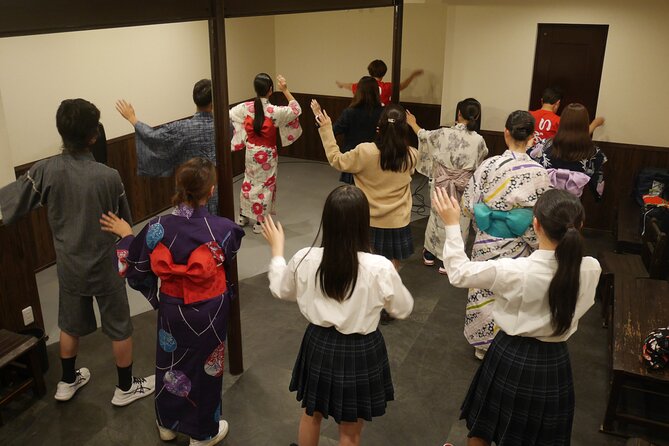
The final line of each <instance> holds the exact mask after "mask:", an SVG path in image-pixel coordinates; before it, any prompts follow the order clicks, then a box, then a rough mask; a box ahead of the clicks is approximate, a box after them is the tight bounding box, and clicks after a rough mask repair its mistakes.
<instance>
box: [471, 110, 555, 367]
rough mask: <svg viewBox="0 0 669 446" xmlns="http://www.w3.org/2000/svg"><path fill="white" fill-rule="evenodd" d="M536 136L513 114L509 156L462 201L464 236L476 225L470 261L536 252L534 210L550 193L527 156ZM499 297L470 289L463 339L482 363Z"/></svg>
mask: <svg viewBox="0 0 669 446" xmlns="http://www.w3.org/2000/svg"><path fill="white" fill-rule="evenodd" d="M533 133H534V118H533V117H532V115H530V113H529V112H526V111H520V110H518V111H515V112H513V113H511V114H510V115H509V117H508V119H507V120H506V125H505V130H504V140H505V141H506V144H507V146H508V148H509V149H508V150H507V151H506V152H504V153H503V154H502V155H499V156H493V157H491V158H488V159H487V160H485V161H484V162H483V163H481V165H480V166H479V167H478V169H476V171H475V172H474V175H473V176H472V178H471V179H470V180H469V184H468V185H467V188H466V189H465V192H464V194H463V196H462V214H463V216H464V217H465V218H464V219H463V220H462V223H461V224H462V230H463V232H465V231H466V230H467V229H468V228H469V220H470V219H473V223H474V229H475V230H476V239H475V241H474V247H473V248H472V260H475V261H476V260H481V261H483V260H490V259H499V258H504V257H511V258H518V257H526V256H528V255H530V254H531V253H532V251H534V250H535V249H536V247H537V246H538V245H537V238H536V234H535V233H534V230H533V229H532V207H533V206H534V204H535V203H536V201H537V199H538V198H539V196H540V195H541V194H542V193H543V192H544V191H546V190H548V189H549V188H550V182H549V179H548V174H547V173H546V169H544V168H543V167H542V166H540V165H539V164H538V163H536V162H535V161H533V160H532V159H531V158H530V157H529V155H528V154H527V153H526V148H527V143H528V141H529V140H530V138H531V137H532V135H533ZM494 302H495V295H494V293H493V292H492V291H490V290H483V289H476V288H472V289H470V290H469V294H468V296H467V310H466V317H465V330H464V331H465V337H466V338H467V340H468V341H469V343H470V344H471V345H473V346H474V348H475V353H476V357H477V358H479V359H483V356H484V355H485V352H486V351H487V350H488V347H489V345H490V343H491V342H492V340H493V338H494V337H495V334H496V332H497V330H498V328H497V326H496V325H495V321H494V320H493V317H492V310H493V307H494V305H493V303H494Z"/></svg>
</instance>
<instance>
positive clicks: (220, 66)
mask: <svg viewBox="0 0 669 446" xmlns="http://www.w3.org/2000/svg"><path fill="white" fill-rule="evenodd" d="M211 9H212V11H213V13H214V17H213V18H212V19H210V20H209V50H210V52H211V80H212V84H213V97H214V123H215V128H216V160H217V169H218V197H219V200H218V206H219V207H218V212H219V214H220V215H222V216H224V217H228V218H230V219H232V220H234V218H235V205H234V203H235V202H234V194H233V188H232V152H231V151H230V117H229V110H228V108H229V101H228V75H227V63H226V52H225V16H224V11H223V0H212V7H211ZM229 272H230V276H229V280H230V282H231V283H232V284H233V287H234V289H233V293H234V297H235V298H234V299H233V300H232V303H231V305H230V320H229V323H228V359H229V361H230V373H231V374H233V375H239V374H240V373H242V372H243V371H244V358H243V355H242V325H241V319H240V311H239V276H238V274H237V260H235V261H234V262H233V264H232V268H230V271H229Z"/></svg>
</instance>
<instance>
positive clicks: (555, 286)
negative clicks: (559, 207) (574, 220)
mask: <svg viewBox="0 0 669 446" xmlns="http://www.w3.org/2000/svg"><path fill="white" fill-rule="evenodd" d="M555 258H556V259H557V262H558V267H557V271H556V272H555V276H553V280H551V284H550V286H549V287H548V305H549V306H550V309H551V322H552V324H553V328H554V329H555V331H554V333H553V334H554V335H555V336H559V335H562V334H564V333H565V332H566V331H567V330H569V328H570V327H571V321H572V319H573V318H574V310H575V309H576V300H577V299H578V290H579V286H580V283H579V282H580V277H581V261H582V260H583V241H582V240H581V234H580V233H579V232H578V229H576V228H575V227H574V226H570V227H568V228H567V229H566V231H565V233H564V235H563V236H562V239H561V240H560V241H559V242H558V245H557V247H556V248H555Z"/></svg>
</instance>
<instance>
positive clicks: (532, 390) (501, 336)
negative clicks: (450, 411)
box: [460, 331, 574, 446]
mask: <svg viewBox="0 0 669 446" xmlns="http://www.w3.org/2000/svg"><path fill="white" fill-rule="evenodd" d="M460 419H465V420H467V428H468V429H469V436H470V437H479V438H483V439H485V440H487V441H489V442H495V444H496V445H497V446H510V445H514V446H515V445H527V446H529V445H541V446H549V445H550V446H558V445H568V444H569V443H570V440H571V428H572V422H573V419H574V381H573V378H572V373H571V363H570V361H569V352H568V350H567V344H566V343H565V342H555V343H554V342H541V341H538V340H536V339H534V338H524V337H520V336H509V335H507V334H506V333H504V332H502V331H500V332H498V333H497V336H496V337H495V339H494V340H493V342H492V344H491V345H490V348H489V349H488V353H486V355H485V358H484V360H483V363H482V364H481V366H480V367H479V369H478V371H477V372H476V375H475V376H474V380H473V381H472V384H471V386H470V387H469V391H468V392H467V396H466V397H465V401H464V403H462V408H461V414H460Z"/></svg>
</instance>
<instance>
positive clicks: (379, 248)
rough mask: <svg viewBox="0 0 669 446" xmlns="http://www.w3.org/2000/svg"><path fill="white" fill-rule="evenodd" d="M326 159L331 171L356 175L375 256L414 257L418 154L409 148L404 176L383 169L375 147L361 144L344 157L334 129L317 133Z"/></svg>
mask: <svg viewBox="0 0 669 446" xmlns="http://www.w3.org/2000/svg"><path fill="white" fill-rule="evenodd" d="M318 132H319V134H320V136H321V141H322V142H323V148H324V149H325V156H326V157H327V159H328V162H329V163H330V165H331V166H332V167H334V168H335V169H337V170H339V171H341V172H350V173H352V174H353V180H354V181H355V185H356V187H358V188H360V190H362V191H363V192H364V193H365V196H366V197H367V200H368V201H369V224H370V242H371V245H372V248H373V250H374V253H376V254H379V255H382V256H384V257H386V258H388V259H397V260H403V259H406V258H408V257H409V256H411V254H413V250H414V248H413V238H412V235H411V228H409V223H410V222H411V205H412V200H411V175H413V173H414V171H415V167H416V162H417V159H418V151H417V150H416V149H415V148H413V147H409V148H408V152H409V160H410V161H409V168H408V169H406V170H404V171H402V172H393V171H391V170H383V169H381V151H380V150H379V148H378V147H377V146H376V144H375V143H373V142H370V143H362V144H358V146H357V147H355V148H354V149H352V150H350V151H348V152H346V153H342V152H341V151H340V150H339V146H338V145H337V140H336V139H335V136H334V133H333V131H332V126H331V125H324V126H321V127H320V128H319V129H318Z"/></svg>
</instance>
